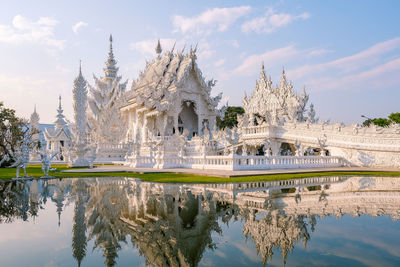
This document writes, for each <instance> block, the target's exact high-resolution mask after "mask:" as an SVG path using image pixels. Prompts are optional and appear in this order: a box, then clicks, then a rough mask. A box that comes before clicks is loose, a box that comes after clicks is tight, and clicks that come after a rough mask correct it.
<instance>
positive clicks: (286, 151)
mask: <svg viewBox="0 0 400 267" xmlns="http://www.w3.org/2000/svg"><path fill="white" fill-rule="evenodd" d="M279 154H280V155H281V156H295V155H296V149H295V148H294V145H293V144H289V143H285V142H283V143H282V144H281V148H280V153H279Z"/></svg>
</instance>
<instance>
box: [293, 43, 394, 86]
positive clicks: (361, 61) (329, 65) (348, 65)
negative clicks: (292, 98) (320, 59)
mask: <svg viewBox="0 0 400 267" xmlns="http://www.w3.org/2000/svg"><path fill="white" fill-rule="evenodd" d="M396 49H400V37H397V38H394V39H391V40H388V41H384V42H381V43H377V44H375V45H373V46H371V47H369V48H367V49H365V50H363V51H361V52H359V53H356V54H354V55H351V56H347V57H343V58H339V59H336V60H333V61H329V62H326V63H320V64H314V65H310V64H307V65H303V66H300V67H298V68H296V69H293V70H290V71H288V73H290V75H291V77H292V78H293V79H297V78H300V77H304V76H307V75H313V76H315V75H316V74H321V73H323V72H328V71H332V70H334V71H339V72H342V73H349V72H351V71H357V70H360V69H363V68H366V67H369V66H374V65H376V64H378V63H380V61H381V60H382V56H384V55H386V54H387V53H389V52H392V51H394V50H396ZM317 51H318V50H317Z"/></svg>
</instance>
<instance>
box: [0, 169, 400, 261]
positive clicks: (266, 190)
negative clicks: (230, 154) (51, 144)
mask: <svg viewBox="0 0 400 267" xmlns="http://www.w3.org/2000/svg"><path fill="white" fill-rule="evenodd" d="M399 207H400V179H399V178H388V177H385V178H372V177H350V178H346V177H325V178H309V179H298V180H295V181H292V182H291V184H287V183H286V184H285V183H280V182H271V183H250V184H242V185H240V186H239V185H238V184H224V185H205V184H203V185H167V184H158V183H147V182H141V181H139V180H136V179H130V178H98V179H91V178H84V179H63V180H58V179H54V180H47V181H45V180H34V181H27V182H23V181H19V182H7V183H0V265H1V266H78V264H79V263H80V264H81V266H101V265H108V266H114V265H115V266H146V264H147V265H157V266H179V265H183V266H230V267H233V266H244V265H246V266H262V265H263V264H266V265H268V266H282V265H284V264H285V263H286V265H287V266H305V265H308V266H312V265H314V266H344V265H346V266H350V265H351V266H400V227H399V222H398V219H399V217H400V210H399Z"/></svg>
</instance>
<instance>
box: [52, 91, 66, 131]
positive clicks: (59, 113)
mask: <svg viewBox="0 0 400 267" xmlns="http://www.w3.org/2000/svg"><path fill="white" fill-rule="evenodd" d="M58 100H59V102H58V109H57V116H56V117H57V120H56V121H55V122H54V124H55V125H56V128H60V127H64V126H65V125H66V124H67V122H66V121H65V119H64V118H65V116H64V114H63V112H64V110H63V109H62V106H61V95H60V96H59V98H58Z"/></svg>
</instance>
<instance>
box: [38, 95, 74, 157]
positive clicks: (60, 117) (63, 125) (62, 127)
mask: <svg viewBox="0 0 400 267" xmlns="http://www.w3.org/2000/svg"><path fill="white" fill-rule="evenodd" d="M63 111H64V110H63V109H62V107H61V96H60V97H59V105H58V109H57V116H56V118H57V120H56V121H55V122H54V128H45V130H44V139H45V141H46V149H47V150H48V151H50V153H55V152H58V155H57V156H56V157H55V158H56V160H62V161H63V160H65V156H66V150H67V149H68V148H69V147H70V146H71V135H70V132H69V129H68V125H67V122H66V121H65V116H64V114H63Z"/></svg>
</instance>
